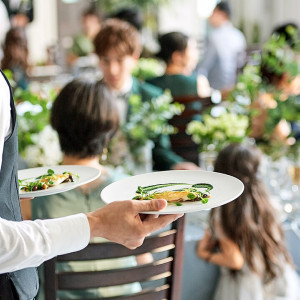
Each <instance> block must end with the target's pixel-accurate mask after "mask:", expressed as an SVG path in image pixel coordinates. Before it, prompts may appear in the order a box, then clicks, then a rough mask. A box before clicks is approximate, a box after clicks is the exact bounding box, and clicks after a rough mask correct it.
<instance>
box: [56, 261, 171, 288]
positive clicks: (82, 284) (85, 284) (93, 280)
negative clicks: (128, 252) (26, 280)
mask: <svg viewBox="0 0 300 300" xmlns="http://www.w3.org/2000/svg"><path fill="white" fill-rule="evenodd" d="M172 261H173V259H172V258H170V257H169V258H167V259H163V260H159V261H156V262H154V263H152V264H147V265H141V266H138V267H135V268H126V269H125V268H124V269H115V270H105V271H92V272H64V273H58V274H57V285H58V289H62V290H73V289H74V290H77V289H84V288H96V287H106V286H114V285H120V284H126V283H132V282H137V281H139V282H142V281H152V280H157V279H158V278H157V277H155V276H158V275H159V274H164V275H163V276H161V278H164V277H168V276H170V275H171V273H170V272H169V270H171V265H172Z"/></svg>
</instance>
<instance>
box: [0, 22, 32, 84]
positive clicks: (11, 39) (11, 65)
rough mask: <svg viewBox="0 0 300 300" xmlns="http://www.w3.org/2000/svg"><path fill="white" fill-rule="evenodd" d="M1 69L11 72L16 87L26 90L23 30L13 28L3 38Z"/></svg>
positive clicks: (25, 50) (24, 38) (24, 33)
mask: <svg viewBox="0 0 300 300" xmlns="http://www.w3.org/2000/svg"><path fill="white" fill-rule="evenodd" d="M1 68H2V69H3V70H5V69H8V70H10V71H12V73H13V78H14V81H15V82H16V84H17V87H21V88H22V89H24V90H25V89H27V87H28V83H29V79H28V75H27V74H28V70H29V64H28V45H27V37H26V32H25V28H23V27H13V28H12V29H10V30H9V31H8V32H7V34H6V37H5V41H4V46H3V58H2V61H1Z"/></svg>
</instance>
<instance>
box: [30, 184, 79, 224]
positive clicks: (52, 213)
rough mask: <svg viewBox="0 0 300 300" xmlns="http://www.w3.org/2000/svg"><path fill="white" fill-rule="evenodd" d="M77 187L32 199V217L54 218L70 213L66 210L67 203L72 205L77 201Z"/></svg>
mask: <svg viewBox="0 0 300 300" xmlns="http://www.w3.org/2000/svg"><path fill="white" fill-rule="evenodd" d="M76 195H77V191H76V189H74V190H70V191H67V192H64V193H59V194H54V195H48V196H44V197H38V198H34V199H32V200H31V209H32V219H52V218H57V217H63V216H65V215H67V214H68V213H69V211H67V212H66V211H65V208H64V207H65V203H68V206H72V203H75V202H77V199H78V196H76Z"/></svg>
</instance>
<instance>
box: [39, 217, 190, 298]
mask: <svg viewBox="0 0 300 300" xmlns="http://www.w3.org/2000/svg"><path fill="white" fill-rule="evenodd" d="M183 232H184V217H182V218H179V219H178V220H176V221H175V222H173V223H172V225H170V226H169V227H167V228H166V229H164V231H159V233H157V234H155V235H151V236H149V237H147V238H146V239H145V241H144V243H143V245H142V246H141V247H138V248H137V249H135V250H129V249H127V248H126V247H124V246H121V245H119V244H116V243H111V242H107V243H95V244H89V245H88V246H87V247H86V248H85V249H83V250H81V251H78V252H74V253H70V254H66V255H60V256H57V257H55V258H53V259H51V260H49V261H47V262H45V263H44V276H45V299H46V300H54V299H58V298H57V291H58V290H77V289H81V290H82V289H88V288H98V287H107V286H115V285H121V284H127V283H133V282H140V283H141V285H142V287H144V288H143V289H142V290H141V291H140V292H138V293H136V294H132V295H126V296H125V295H123V296H119V297H110V298H106V299H110V300H117V299H122V300H145V299H149V300H151V299H153V300H159V299H171V300H179V299H180V295H181V273H182V259H183V242H184V241H183ZM144 253H152V254H153V258H154V259H153V262H152V263H147V264H143V265H137V266H135V267H130V268H122V269H113V270H104V271H90V272H60V271H57V268H56V264H57V263H58V262H68V261H72V262H73V261H85V260H99V259H109V258H120V257H126V256H132V255H135V256H137V255H141V254H144ZM81 299H82V298H81ZM101 299H105V298H101Z"/></svg>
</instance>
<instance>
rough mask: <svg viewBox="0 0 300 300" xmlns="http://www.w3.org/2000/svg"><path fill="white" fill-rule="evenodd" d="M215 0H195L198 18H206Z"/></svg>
mask: <svg viewBox="0 0 300 300" xmlns="http://www.w3.org/2000/svg"><path fill="white" fill-rule="evenodd" d="M217 2H218V1H217V0H197V11H198V16H199V17H200V18H208V17H209V16H210V15H211V13H212V11H213V9H214V8H215V6H216V4H217Z"/></svg>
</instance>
